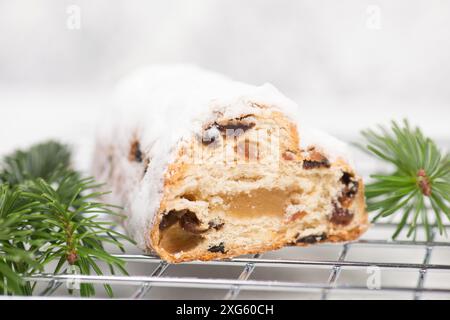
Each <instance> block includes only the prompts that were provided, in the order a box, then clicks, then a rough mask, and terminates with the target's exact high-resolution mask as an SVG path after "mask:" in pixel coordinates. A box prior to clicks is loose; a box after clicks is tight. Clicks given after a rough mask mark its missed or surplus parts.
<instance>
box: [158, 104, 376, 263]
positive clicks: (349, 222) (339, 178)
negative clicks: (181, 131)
mask: <svg viewBox="0 0 450 320" xmlns="http://www.w3.org/2000/svg"><path fill="white" fill-rule="evenodd" d="M203 130H204V132H205V134H204V135H203V137H201V139H199V137H194V138H193V139H192V141H191V142H190V143H189V144H188V145H187V146H184V147H183V148H181V149H180V155H179V157H178V160H177V161H176V162H174V163H173V164H172V165H171V166H170V168H169V170H168V174H167V179H166V183H165V193H164V197H163V201H162V202H161V207H160V211H159V214H158V215H157V216H156V221H155V224H154V227H153V229H152V231H151V243H152V247H153V248H154V249H155V250H156V252H157V253H158V254H159V255H160V256H161V257H163V258H164V259H165V260H168V261H171V262H180V261H188V260H194V259H199V260H210V259H213V258H218V259H220V258H227V257H233V256H236V255H241V254H249V253H255V252H263V251H267V250H272V249H276V248H280V247H283V246H286V245H300V246H304V245H308V244H312V243H317V242H325V241H331V242H334V241H343V240H352V239H355V238H356V237H358V236H359V235H360V234H361V233H362V232H364V231H365V229H366V228H367V224H368V222H367V214H366V212H365V205H364V198H363V184H362V181H361V179H360V178H359V177H357V176H356V175H355V173H354V172H353V171H352V169H351V168H349V166H348V165H346V163H345V162H344V161H342V160H339V159H338V160H335V161H331V160H330V159H328V157H327V155H326V154H324V152H322V151H321V150H320V149H318V148H316V147H314V146H311V147H309V148H307V149H306V150H302V149H300V147H299V143H298V136H297V130H296V127H295V126H293V125H292V124H291V123H290V122H289V121H288V120H287V119H286V118H285V117H284V116H283V115H282V114H280V113H277V112H273V111H268V112H267V114H265V115H264V114H263V115H258V116H255V115H243V116H241V117H239V118H233V119H218V120H216V121H215V122H214V123H211V124H208V125H206V126H205V127H204V128H203ZM227 131H228V134H227ZM263 132H264V134H263ZM230 133H231V135H230ZM205 137H206V139H205ZM205 140H206V141H205ZM275 140H276V141H275ZM196 152H197V153H198V152H200V153H201V156H200V157H199V156H198V154H195V155H193V153H196ZM224 157H225V158H224ZM199 158H200V159H199ZM195 159H197V160H198V162H196V161H195Z"/></svg>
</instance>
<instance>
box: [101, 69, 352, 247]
mask: <svg viewBox="0 0 450 320" xmlns="http://www.w3.org/2000/svg"><path fill="white" fill-rule="evenodd" d="M115 104H116V110H115V111H113V112H112V116H113V117H114V118H116V119H112V120H111V119H109V120H108V121H107V122H112V123H114V127H113V132H111V129H107V130H102V131H101V132H100V137H99V139H107V140H111V139H116V141H115V143H117V144H118V145H119V146H123V148H124V150H125V152H127V150H128V148H127V147H126V146H127V145H129V140H130V133H133V134H135V135H137V136H139V143H140V148H141V150H142V152H143V153H144V154H145V155H146V157H147V158H148V159H149V165H148V167H147V169H146V172H145V175H144V176H143V178H142V179H135V178H133V177H137V176H139V174H138V171H137V168H136V167H137V166H136V165H135V164H133V163H131V164H130V163H128V164H126V163H123V164H121V167H120V170H122V171H123V175H124V177H125V178H124V181H123V183H124V186H123V188H124V189H127V190H128V191H127V198H126V199H125V201H124V202H125V203H126V208H125V211H127V212H130V213H131V214H130V215H129V217H128V219H127V222H126V227H127V229H128V232H129V233H130V234H131V235H133V236H134V238H135V240H136V242H137V243H138V245H139V247H141V248H148V247H151V244H150V243H148V241H149V237H148V234H149V230H150V228H151V225H152V223H153V219H154V218H155V213H156V212H157V210H158V208H159V205H160V201H161V196H162V191H163V183H164V176H165V174H166V171H167V168H168V165H169V164H170V163H171V162H173V160H174V158H175V156H176V151H177V150H178V148H179V146H180V144H182V143H186V142H187V141H188V139H190V138H191V137H192V135H193V134H198V133H200V132H201V130H202V127H203V125H204V124H205V123H208V122H210V121H213V120H214V119H215V117H217V114H220V115H222V116H224V117H226V118H236V117H239V116H241V115H243V114H256V115H257V114H258V113H260V112H262V109H261V108H260V107H258V105H264V106H268V107H273V108H276V109H278V110H280V111H282V112H283V113H284V114H285V115H287V116H288V117H289V118H290V119H292V121H294V123H296V124H297V126H298V129H299V135H300V141H301V142H300V143H301V147H302V148H306V147H307V146H311V145H314V146H317V147H318V148H320V149H321V150H322V152H324V153H325V154H326V156H327V157H329V158H330V160H332V161H334V160H335V159H336V158H338V157H340V158H344V159H346V156H345V155H346V154H348V150H347V148H346V145H345V144H344V143H342V142H340V141H339V140H337V139H335V138H333V137H331V136H329V135H327V134H325V133H323V132H320V131H317V130H312V129H308V128H307V127H306V126H304V125H303V124H302V122H301V109H300V108H299V107H298V106H297V104H295V103H294V102H293V101H292V100H290V99H288V98H286V97H285V96H284V95H283V94H282V93H281V92H279V91H278V90H277V89H276V88H275V87H274V86H272V85H270V84H264V85H262V86H253V85H248V84H244V83H241V82H236V81H232V80H230V79H229V78H227V77H225V76H222V75H219V74H216V73H213V72H209V71H205V70H202V69H200V68H197V67H195V66H189V65H175V66H173V65H172V66H150V67H145V68H142V69H139V70H137V71H135V72H134V73H132V74H131V75H130V76H128V77H127V78H125V79H124V80H123V81H122V82H121V83H120V84H119V86H118V89H117V95H116V97H115ZM346 160H347V161H348V159H346ZM130 190H132V192H130ZM122 200H123V199H122Z"/></svg>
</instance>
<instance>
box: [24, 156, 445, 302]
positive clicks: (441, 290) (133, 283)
mask: <svg viewBox="0 0 450 320" xmlns="http://www.w3.org/2000/svg"><path fill="white" fill-rule="evenodd" d="M360 161H361V162H360V163H363V164H366V166H365V168H363V170H362V172H363V173H366V172H374V168H375V167H374V166H372V164H371V163H370V162H367V161H365V159H362V160H360ZM360 170H361V169H360ZM360 172H361V171H360ZM395 227H396V224H395V223H394V222H385V223H377V224H374V225H373V226H372V227H371V228H370V229H369V231H368V232H367V233H366V234H365V235H364V236H363V237H362V238H361V239H359V240H357V241H354V242H348V243H341V244H318V245H313V246H310V247H286V248H283V249H281V250H277V251H273V252H267V253H263V254H256V255H247V256H241V257H237V258H234V259H229V260H222V261H209V262H200V261H194V262H189V263H182V264H168V263H166V262H164V261H162V260H160V259H159V258H158V257H156V256H150V255H142V254H140V252H139V251H136V249H135V248H129V250H127V251H126V252H127V254H117V256H118V257H120V258H122V259H124V260H125V261H127V270H128V271H129V273H130V274H129V275H127V276H123V275H111V274H108V273H107V268H104V270H105V274H104V275H100V276H97V275H77V274H61V275H52V274H51V273H43V274H37V275H33V276H32V277H29V280H32V281H36V283H37V290H36V293H37V295H38V296H39V297H38V298H40V299H52V298H55V297H56V298H63V297H67V298H74V297H77V290H74V294H72V295H69V294H68V290H67V288H68V287H69V284H70V285H71V288H73V285H74V283H75V284H77V283H79V282H89V283H93V284H95V286H96V288H97V287H98V288H97V294H98V295H97V296H96V297H97V298H103V297H106V295H105V293H104V291H103V290H102V285H103V284H110V285H111V286H112V288H113V290H114V293H115V297H117V298H127V299H226V300H233V299H379V298H381V299H450V242H449V240H448V238H446V237H445V236H442V235H440V234H439V233H438V232H437V230H433V232H432V237H431V240H430V241H425V240H424V239H423V238H418V239H416V240H415V241H412V240H411V239H408V238H405V237H403V238H402V237H401V236H400V238H399V239H398V240H396V241H393V240H391V238H390V236H391V235H392V233H393V232H394V230H395ZM446 230H447V233H449V234H450V223H448V222H447V225H446ZM419 231H420V230H419ZM422 231H423V230H422ZM423 234H424V232H419V235H423ZM32 298H36V297H32Z"/></svg>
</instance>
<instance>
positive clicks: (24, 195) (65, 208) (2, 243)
mask: <svg viewBox="0 0 450 320" xmlns="http://www.w3.org/2000/svg"><path fill="white" fill-rule="evenodd" d="M2 169H3V170H2V171H1V173H0V177H1V179H2V181H3V183H2V185H1V187H0V289H3V291H4V292H5V293H6V294H21V295H30V294H32V292H33V289H34V287H35V283H31V282H29V281H28V282H27V281H24V280H23V278H22V277H21V275H32V274H33V273H35V272H39V271H42V270H44V268H45V267H46V266H48V265H49V264H50V263H51V262H55V263H56V267H55V269H54V270H53V272H54V273H55V274H58V273H64V272H67V271H68V270H70V269H73V268H74V267H76V268H78V269H77V270H79V271H80V272H81V273H82V274H91V273H96V274H99V275H101V274H102V273H103V271H102V268H101V266H100V265H99V263H98V262H99V261H100V262H102V263H103V264H105V265H106V266H107V267H108V268H109V271H110V272H111V273H112V274H114V273H115V272H116V271H119V272H121V273H124V274H127V271H126V269H125V263H124V261H123V260H121V259H119V258H117V257H115V256H113V255H111V254H110V253H108V252H107V251H106V250H105V248H104V246H105V245H106V244H110V245H112V246H115V247H117V248H119V249H120V250H122V251H123V244H122V241H123V240H125V241H131V240H130V239H129V238H128V237H126V236H124V235H122V234H120V233H118V232H116V231H114V230H113V227H114V226H115V223H114V222H112V220H111V219H109V217H110V216H119V214H118V213H117V209H118V208H117V207H114V206H111V205H108V204H105V203H101V202H96V200H95V199H97V198H98V197H99V196H101V195H102V194H104V193H103V192H100V191H98V190H99V187H100V186H101V185H100V184H97V183H96V182H95V181H94V179H92V178H84V177H82V175H81V174H80V173H79V172H76V171H74V170H72V169H71V168H70V151H69V148H68V147H67V146H66V145H63V144H60V143H58V142H54V141H50V142H47V143H42V144H39V145H35V146H33V147H31V148H30V149H29V150H25V151H22V150H21V151H16V152H15V153H14V154H12V155H10V156H8V157H6V158H5V162H4V165H3V167H2ZM105 290H106V292H107V293H108V295H110V296H112V294H113V292H112V290H111V288H110V286H108V285H105ZM80 294H81V295H82V296H91V295H94V294H95V290H94V286H93V285H92V284H88V283H83V284H80Z"/></svg>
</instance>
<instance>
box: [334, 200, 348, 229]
mask: <svg viewBox="0 0 450 320" xmlns="http://www.w3.org/2000/svg"><path fill="white" fill-rule="evenodd" d="M333 207H334V209H333V213H332V215H331V218H330V221H331V222H332V223H334V224H339V225H344V226H345V225H348V224H349V223H350V222H351V221H352V219H353V213H351V212H350V211H349V210H348V209H345V208H342V207H341V206H339V205H338V204H336V203H334V204H333Z"/></svg>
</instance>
